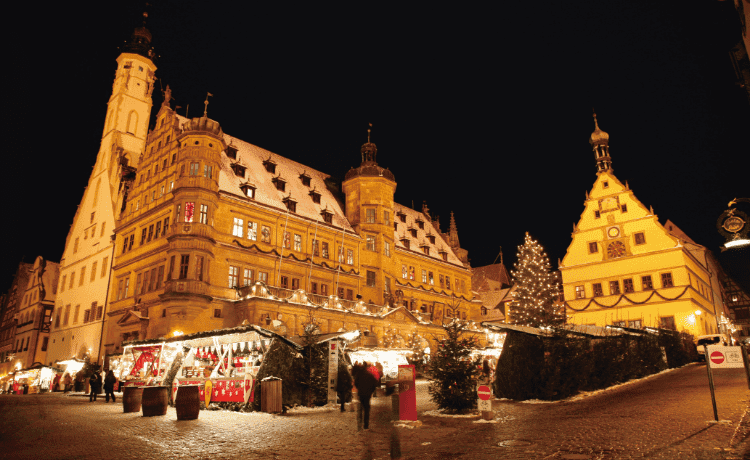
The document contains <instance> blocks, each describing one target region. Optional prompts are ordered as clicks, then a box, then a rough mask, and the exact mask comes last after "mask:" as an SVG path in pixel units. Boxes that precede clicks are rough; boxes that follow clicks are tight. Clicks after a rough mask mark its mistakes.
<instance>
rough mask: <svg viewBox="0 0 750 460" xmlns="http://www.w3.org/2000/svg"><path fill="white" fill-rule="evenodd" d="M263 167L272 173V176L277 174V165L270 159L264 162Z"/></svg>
mask: <svg viewBox="0 0 750 460" xmlns="http://www.w3.org/2000/svg"><path fill="white" fill-rule="evenodd" d="M263 166H264V167H265V168H266V171H268V172H270V173H271V174H276V163H274V162H273V161H271V159H270V158H269V159H268V160H266V161H264V162H263Z"/></svg>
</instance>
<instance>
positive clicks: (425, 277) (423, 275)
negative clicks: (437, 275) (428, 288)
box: [422, 270, 427, 284]
mask: <svg viewBox="0 0 750 460" xmlns="http://www.w3.org/2000/svg"><path fill="white" fill-rule="evenodd" d="M422 282H423V283H425V284H427V270H422Z"/></svg>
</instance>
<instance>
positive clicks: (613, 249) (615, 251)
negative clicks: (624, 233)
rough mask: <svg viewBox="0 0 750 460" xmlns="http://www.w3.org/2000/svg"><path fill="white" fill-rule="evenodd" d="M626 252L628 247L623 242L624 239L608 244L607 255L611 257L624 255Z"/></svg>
mask: <svg viewBox="0 0 750 460" xmlns="http://www.w3.org/2000/svg"><path fill="white" fill-rule="evenodd" d="M626 253H627V248H626V247H625V245H624V244H623V243H622V241H613V242H611V243H609V244H608V245H607V257H608V258H610V259H615V258H617V257H622V256H624V255H625V254H626Z"/></svg>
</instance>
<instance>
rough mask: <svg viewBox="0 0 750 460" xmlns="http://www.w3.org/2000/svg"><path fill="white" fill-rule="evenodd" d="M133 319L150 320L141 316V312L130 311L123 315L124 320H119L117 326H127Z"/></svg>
mask: <svg viewBox="0 0 750 460" xmlns="http://www.w3.org/2000/svg"><path fill="white" fill-rule="evenodd" d="M133 319H136V320H141V319H148V316H143V315H141V313H140V312H138V311H136V310H128V311H127V312H126V313H125V314H124V315H122V318H120V319H119V320H117V324H125V323H127V322H128V321H131V320H133Z"/></svg>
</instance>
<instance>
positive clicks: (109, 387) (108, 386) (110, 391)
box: [104, 369, 117, 402]
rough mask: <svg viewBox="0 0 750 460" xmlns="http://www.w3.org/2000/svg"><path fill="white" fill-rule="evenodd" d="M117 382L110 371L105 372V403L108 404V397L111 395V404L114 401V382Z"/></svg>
mask: <svg viewBox="0 0 750 460" xmlns="http://www.w3.org/2000/svg"><path fill="white" fill-rule="evenodd" d="M116 381H117V378H116V377H115V373H114V372H112V370H111V369H110V370H109V371H107V376H106V377H104V396H105V398H106V400H107V401H106V402H109V396H110V395H112V402H117V401H115V382H116Z"/></svg>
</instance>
